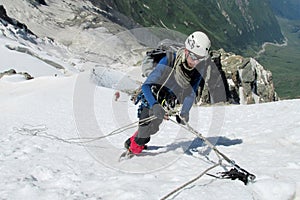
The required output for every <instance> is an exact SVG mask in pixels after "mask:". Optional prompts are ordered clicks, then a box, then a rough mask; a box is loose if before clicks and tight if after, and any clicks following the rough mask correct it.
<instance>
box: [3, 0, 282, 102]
mask: <svg viewBox="0 0 300 200" xmlns="http://www.w3.org/2000/svg"><path fill="white" fill-rule="evenodd" d="M7 5H8V6H7ZM20 5H22V6H20ZM23 5H24V6H23ZM4 6H7V7H8V8H9V10H10V12H7V10H5V7H4ZM4 6H1V7H0V22H1V24H2V26H8V25H11V26H14V28H15V29H16V30H22V31H23V32H22V35H28V37H23V39H24V40H26V38H32V37H34V38H38V37H40V38H44V37H50V38H52V39H51V41H57V42H58V43H60V44H63V45H62V47H68V50H70V51H71V52H72V54H71V57H73V59H74V56H76V59H81V62H82V63H84V62H89V67H90V66H91V63H94V67H93V68H97V66H102V67H105V66H106V67H107V66H110V68H118V67H119V69H122V68H124V67H126V66H130V65H131V66H132V65H136V66H137V67H139V63H140V62H141V60H142V59H143V55H144V53H145V51H146V49H148V48H149V47H150V46H147V45H146V44H145V43H143V44H138V42H139V41H141V38H142V37H146V36H145V35H144V33H145V32H139V31H136V32H135V33H134V32H128V31H126V29H125V28H124V27H121V26H120V25H117V24H116V23H114V22H113V21H111V20H114V19H115V18H114V17H112V16H111V17H109V19H108V18H105V17H104V15H102V14H100V13H105V12H106V11H104V10H99V8H98V7H94V6H93V5H91V4H84V3H82V2H81V1H78V2H77V1H70V2H68V1H64V2H60V1H57V2H55V1H51V2H50V1H49V2H48V1H46V2H41V1H33V0H30V1H29V0H28V1H27V2H26V4H24V2H23V4H15V5H11V2H9V3H8V4H6V5H4ZM26 6H27V7H26ZM58 8H61V10H59V9H58ZM26 10H27V11H26ZM17 11H18V12H17ZM66 11H67V13H68V15H67V16H66V15H65V13H66ZM7 13H10V14H14V15H13V17H10V16H9V14H7ZM28 13H30V15H31V16H30V17H31V18H26V17H24V16H26V15H28ZM49 16H53V17H52V18H51V19H49ZM29 19H31V20H29ZM21 20H22V21H21ZM40 20H45V21H40ZM23 22H25V23H23ZM27 27H29V28H27ZM24 30H26V31H24ZM53 30H54V31H53ZM120 30H125V32H124V33H125V34H120ZM1 31H2V35H4V36H5V35H6V33H5V30H4V29H3V30H1ZM60 31H61V32H60ZM74 31H76V35H74V34H73V35H72V36H71V37H70V34H72V33H73V32H74ZM16 32H18V31H16ZM132 35H133V36H134V37H132ZM68 36H69V37H68ZM156 36H157V35H155V37H156ZM88 37H89V39H93V40H92V41H90V40H87V38H88ZM162 37H168V36H167V35H166V34H162ZM150 38H151V37H148V36H147V37H146V38H143V40H149V39H150ZM12 39H13V37H12ZM136 39H138V40H137V41H136ZM35 41H36V40H30V39H29V42H31V43H32V45H37V46H38V45H40V43H36V42H35ZM99 43H100V44H101V45H100V46H97V44H99ZM92 44H93V45H94V46H96V48H95V47H93V46H92ZM145 45H146V46H145ZM8 48H10V49H12V48H11V47H8ZM83 49H84V51H82V50H83ZM14 50H15V48H14ZM26 52H27V53H28V50H26V51H23V53H26ZM124 52H125V53H124ZM49 54H51V51H49ZM31 55H33V56H34V55H35V54H31ZM62 55H64V56H65V59H68V57H69V56H70V55H69V54H67V53H64V54H62ZM212 60H214V61H215V62H216V63H218V64H217V67H218V70H219V71H220V72H221V74H222V75H223V84H224V85H225V86H226V90H227V92H228V93H227V95H228V96H227V97H228V102H229V103H241V104H251V103H261V102H270V101H275V100H278V97H277V94H276V92H275V89H274V86H273V82H272V73H271V72H270V71H267V70H265V69H264V68H263V66H261V65H260V64H259V63H258V62H257V61H255V60H254V59H253V58H250V57H249V58H245V57H242V56H239V55H236V54H234V53H227V52H226V51H224V50H223V49H219V50H217V51H212ZM44 61H45V62H46V60H44ZM49 63H50V62H49ZM54 67H57V66H55V63H54ZM59 67H60V68H62V69H63V66H59ZM87 69H88V68H87ZM87 69H85V70H87ZM96 71H97V70H93V72H96ZM100 71H101V70H100ZM102 71H103V70H102ZM8 72H10V71H6V72H0V73H1V76H0V77H2V76H4V75H9V74H15V73H16V72H15V71H13V70H12V72H13V73H8ZM25 73H26V72H22V74H25ZM26 75H27V74H26ZM28 77H30V78H32V77H31V76H30V75H28ZM202 90H203V91H201V95H200V96H199V97H198V101H199V102H200V103H211V100H210V98H209V96H210V95H209V92H208V90H207V87H206V85H204V86H203V87H202Z"/></svg>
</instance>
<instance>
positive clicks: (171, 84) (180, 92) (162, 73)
mask: <svg viewBox="0 0 300 200" xmlns="http://www.w3.org/2000/svg"><path fill="white" fill-rule="evenodd" d="M167 59H168V58H167V56H165V57H163V58H162V59H161V60H160V62H159V63H158V64H157V66H156V67H155V69H154V70H153V71H152V72H151V73H150V75H149V76H148V78H147V79H146V81H145V82H144V83H143V85H142V91H143V94H144V96H145V98H146V100H147V101H148V103H149V105H150V108H152V106H153V105H154V104H155V103H157V100H156V99H155V97H154V96H153V94H152V91H151V87H152V86H153V85H157V84H158V85H162V84H163V83H164V81H165V80H166V79H167V77H168V75H169V74H170V72H171V70H172V68H171V67H170V66H168V60H167ZM193 71H195V72H193V74H192V75H193V76H192V77H193V78H192V80H191V82H190V83H191V87H190V88H188V89H184V88H181V87H180V86H179V85H178V83H177V81H176V80H175V77H174V73H173V74H172V75H171V76H170V78H169V79H168V81H167V82H166V83H165V85H164V86H165V87H167V88H168V89H170V90H171V91H172V92H173V93H174V94H175V95H176V96H177V99H179V98H181V99H183V102H181V103H182V104H183V105H182V109H181V113H180V114H181V115H183V116H184V115H188V114H189V111H190V109H191V107H192V106H193V103H194V100H195V97H196V94H197V90H198V87H199V84H200V81H201V79H202V76H201V74H200V72H199V70H196V69H195V70H193ZM179 96H180V97H179Z"/></svg>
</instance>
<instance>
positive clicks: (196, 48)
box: [185, 31, 211, 57]
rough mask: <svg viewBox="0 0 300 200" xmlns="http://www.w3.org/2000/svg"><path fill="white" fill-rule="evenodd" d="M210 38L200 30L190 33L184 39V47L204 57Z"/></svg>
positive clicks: (206, 54)
mask: <svg viewBox="0 0 300 200" xmlns="http://www.w3.org/2000/svg"><path fill="white" fill-rule="evenodd" d="M210 44H211V43H210V40H209V38H208V37H207V35H206V34H205V33H203V32H201V31H196V32H194V33H192V34H191V35H190V36H189V37H188V38H187V39H186V40H185V48H186V49H187V50H189V51H191V52H193V53H194V54H197V55H199V56H203V57H206V56H208V51H209V48H210Z"/></svg>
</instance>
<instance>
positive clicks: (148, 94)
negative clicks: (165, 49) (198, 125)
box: [142, 56, 169, 108]
mask: <svg viewBox="0 0 300 200" xmlns="http://www.w3.org/2000/svg"><path fill="white" fill-rule="evenodd" d="M167 65H168V60H167V57H166V56H165V57H163V58H162V59H161V60H160V61H159V63H158V64H157V66H156V67H155V68H154V70H153V71H152V72H151V73H150V74H149V76H148V78H147V79H146V81H145V82H144V83H143V85H142V91H143V94H144V96H145V98H146V100H147V101H148V103H149V105H150V108H152V106H153V105H154V104H155V103H157V101H156V99H155V97H154V96H153V94H152V91H151V86H152V85H154V84H159V81H160V80H161V77H162V76H163V74H164V71H165V70H166V69H167V67H168V68H169V66H167Z"/></svg>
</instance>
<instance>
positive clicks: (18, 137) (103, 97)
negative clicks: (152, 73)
mask: <svg viewBox="0 0 300 200" xmlns="http://www.w3.org/2000/svg"><path fill="white" fill-rule="evenodd" d="M1 55H3V54H1ZM5 59H6V58H3V57H1V60H5ZM30 62H32V65H35V64H36V65H38V64H39V61H38V60H34V59H32V60H31V61H30ZM45 67H46V66H45ZM50 68H51V67H50ZM50 68H49V69H50ZM106 78H108V80H109V77H106ZM103 80H105V79H103ZM114 92H115V90H113V89H109V88H104V87H99V86H97V85H95V82H93V81H91V79H90V72H86V73H80V74H74V75H71V76H68V77H65V76H60V77H55V76H52V75H51V74H48V75H47V76H40V77H37V78H35V79H33V80H29V81H22V80H19V79H18V81H15V79H0V97H1V98H0V111H1V113H2V115H1V117H0V123H1V126H0V134H1V137H0V143H1V145H0V148H1V149H0V162H1V164H0V166H1V170H0V179H1V182H0V188H1V191H0V196H1V199H132V198H138V199H141V198H142V199H160V198H162V197H163V196H164V195H166V194H168V193H169V192H171V191H172V190H173V189H175V188H177V187H178V186H180V185H182V184H183V183H185V182H187V181H189V180H190V179H192V178H194V177H196V176H197V175H199V174H200V173H202V172H203V171H204V170H205V169H207V168H208V167H209V166H211V165H212V163H211V162H210V160H214V161H218V160H217V158H216V156H215V155H214V153H213V152H210V151H208V148H207V146H206V145H204V144H203V143H202V142H201V141H200V140H199V139H197V138H195V137H194V136H193V135H192V134H191V133H188V132H186V131H184V130H183V129H182V128H180V127H179V126H178V125H176V124H174V123H172V122H171V121H166V122H164V123H163V124H162V125H161V130H160V132H159V133H158V134H156V135H155V136H153V138H152V140H151V142H150V147H151V149H150V150H149V151H148V153H145V155H144V156H141V157H134V158H133V159H131V160H128V161H123V162H118V157H119V155H120V154H121V153H122V151H123V142H124V140H126V139H127V138H128V137H129V136H130V135H131V134H132V133H133V132H134V131H135V129H136V128H135V127H134V128H132V129H128V130H125V131H124V132H121V133H119V134H116V135H113V136H110V137H107V138H104V139H97V140H94V141H91V140H89V139H88V138H91V137H92V138H95V137H100V136H102V135H106V134H108V133H110V132H112V131H114V130H116V129H118V128H120V127H123V126H125V125H127V124H130V123H133V122H135V121H136V120H137V119H136V107H135V106H134V105H133V104H132V103H131V102H130V100H129V98H130V97H128V96H127V95H126V94H125V93H121V98H120V99H119V101H115V100H114V99H115V98H114ZM299 110H300V104H299V100H289V101H280V102H274V103H268V104H259V105H248V106H244V105H234V106H218V107H194V108H192V114H191V125H192V126H193V127H195V128H197V130H199V131H200V132H201V133H202V134H203V135H205V136H207V137H208V138H209V139H210V140H211V141H212V142H213V141H214V142H215V143H216V145H217V147H218V149H219V150H220V151H222V152H223V153H225V154H226V155H227V156H229V157H230V158H232V159H233V160H235V161H236V162H237V163H238V164H239V165H241V166H242V167H243V168H245V169H247V170H248V171H250V172H252V173H254V174H255V175H256V176H257V180H256V182H255V183H252V184H249V185H247V186H245V185H244V184H243V183H242V182H239V181H232V180H216V179H214V178H212V177H209V176H204V177H202V178H201V179H199V180H198V181H196V182H194V183H193V184H191V185H189V186H188V187H186V188H184V189H183V190H181V191H180V192H178V193H176V194H175V196H172V198H171V199H199V198H202V199H211V200H215V199H270V200H271V199H272V200H274V199H275V200H276V199H278V200H284V199H287V200H288V199H299V192H300V188H299V178H300V174H299V169H300V157H299V153H300V135H299V130H300V115H299ZM207 158H209V160H208V159H207ZM219 171H223V168H221V167H218V168H217V169H215V170H214V171H212V173H216V172H219Z"/></svg>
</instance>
